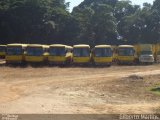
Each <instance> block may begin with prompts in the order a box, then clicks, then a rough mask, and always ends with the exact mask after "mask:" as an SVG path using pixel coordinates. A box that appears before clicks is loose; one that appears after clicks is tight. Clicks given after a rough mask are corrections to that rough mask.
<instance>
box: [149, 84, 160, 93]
mask: <svg viewBox="0 0 160 120" xmlns="http://www.w3.org/2000/svg"><path fill="white" fill-rule="evenodd" d="M150 91H151V92H153V93H155V94H158V95H160V86H158V87H152V88H151V89H150Z"/></svg>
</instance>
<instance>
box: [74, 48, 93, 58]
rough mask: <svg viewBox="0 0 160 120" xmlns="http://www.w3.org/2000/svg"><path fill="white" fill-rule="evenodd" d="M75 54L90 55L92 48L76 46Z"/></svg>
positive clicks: (80, 55) (77, 55) (76, 55)
mask: <svg viewBox="0 0 160 120" xmlns="http://www.w3.org/2000/svg"><path fill="white" fill-rule="evenodd" d="M73 55H74V56H75V57H89V56H90V50H89V48H74V50H73Z"/></svg>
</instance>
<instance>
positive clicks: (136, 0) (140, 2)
mask: <svg viewBox="0 0 160 120" xmlns="http://www.w3.org/2000/svg"><path fill="white" fill-rule="evenodd" d="M82 1H83V0H66V2H70V11H72V9H73V7H75V6H77V5H79V4H80V3H81V2H82ZM131 1H132V3H133V4H137V5H141V6H142V5H143V3H144V2H148V3H151V4H152V3H153V1H154V0H131Z"/></svg>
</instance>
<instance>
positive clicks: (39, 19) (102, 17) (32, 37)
mask: <svg viewBox="0 0 160 120" xmlns="http://www.w3.org/2000/svg"><path fill="white" fill-rule="evenodd" d="M157 42H160V1H159V0H155V1H154V3H153V5H151V4H149V3H144V4H143V7H140V6H139V5H133V4H132V3H131V1H129V0H121V1H119V0H84V1H83V2H82V3H81V4H80V5H79V6H77V7H75V8H74V9H73V11H72V13H69V3H66V2H65V0H1V1H0V44H7V43H40V44H54V43H61V44H68V45H73V44H81V43H85V44H89V45H91V46H94V45H97V44H117V45H118V44H135V43H157Z"/></svg>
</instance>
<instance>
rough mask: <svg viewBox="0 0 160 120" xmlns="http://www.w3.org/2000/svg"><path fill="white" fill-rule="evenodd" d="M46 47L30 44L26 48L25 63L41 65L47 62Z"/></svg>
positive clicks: (47, 47)
mask: <svg viewBox="0 0 160 120" xmlns="http://www.w3.org/2000/svg"><path fill="white" fill-rule="evenodd" d="M48 49H49V46H47V45H40V44H30V45H28V46H27V48H26V55H25V61H26V62H29V63H41V62H45V61H47V57H48Z"/></svg>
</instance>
